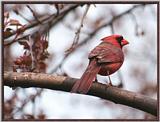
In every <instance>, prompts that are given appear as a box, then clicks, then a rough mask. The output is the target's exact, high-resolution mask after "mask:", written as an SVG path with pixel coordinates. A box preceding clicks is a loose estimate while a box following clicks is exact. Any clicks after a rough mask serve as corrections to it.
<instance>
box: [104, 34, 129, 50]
mask: <svg viewBox="0 0 160 122" xmlns="http://www.w3.org/2000/svg"><path fill="white" fill-rule="evenodd" d="M101 40H102V41H103V42H108V43H111V44H113V45H115V46H117V47H120V48H122V47H123V46H124V45H127V44H129V42H128V41H127V40H125V39H124V38H123V36H121V35H117V34H115V35H111V36H107V37H104V38H102V39H101Z"/></svg>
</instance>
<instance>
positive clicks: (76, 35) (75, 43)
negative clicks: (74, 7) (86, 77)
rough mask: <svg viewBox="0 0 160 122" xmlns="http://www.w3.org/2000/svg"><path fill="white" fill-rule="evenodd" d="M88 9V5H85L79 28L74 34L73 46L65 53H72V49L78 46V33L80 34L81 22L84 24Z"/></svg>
mask: <svg viewBox="0 0 160 122" xmlns="http://www.w3.org/2000/svg"><path fill="white" fill-rule="evenodd" d="M89 7H90V5H87V8H86V10H85V12H84V14H83V16H82V19H81V23H80V26H79V28H78V29H77V31H76V32H75V37H74V40H73V44H72V46H71V47H70V48H69V49H68V50H67V51H66V52H67V53H70V52H71V51H72V49H73V48H75V46H76V45H77V44H78V41H79V36H80V33H81V29H82V27H83V22H84V18H85V16H86V15H87V12H88V10H89Z"/></svg>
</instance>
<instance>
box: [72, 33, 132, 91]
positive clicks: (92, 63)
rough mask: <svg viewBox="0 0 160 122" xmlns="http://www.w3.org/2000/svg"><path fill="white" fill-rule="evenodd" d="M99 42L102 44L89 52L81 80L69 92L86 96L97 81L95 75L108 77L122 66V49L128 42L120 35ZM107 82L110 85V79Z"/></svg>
mask: <svg viewBox="0 0 160 122" xmlns="http://www.w3.org/2000/svg"><path fill="white" fill-rule="evenodd" d="M101 40H102V42H101V43H100V44H99V45H98V46H96V47H95V48H94V49H93V50H92V51H91V52H90V54H89V56H88V58H89V65H88V67H87V69H86V70H85V72H84V73H83V75H82V77H81V79H79V80H78V81H76V83H75V84H74V85H73V87H72V90H71V92H78V93H83V94H86V93H87V92H88V91H89V89H90V87H91V85H92V83H93V81H94V80H97V79H96V75H97V74H100V75H103V76H109V75H111V74H113V73H114V72H116V71H117V70H118V69H119V68H120V67H121V66H122V64H123V61H124V54H123V52H122V47H123V46H124V45H127V44H128V43H129V42H128V41H127V40H125V39H124V38H123V36H121V35H111V36H107V37H104V38H103V39H101ZM109 81H110V84H111V85H112V83H111V80H110V77H109Z"/></svg>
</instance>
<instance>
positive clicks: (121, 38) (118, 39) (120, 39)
mask: <svg viewBox="0 0 160 122" xmlns="http://www.w3.org/2000/svg"><path fill="white" fill-rule="evenodd" d="M116 39H117V41H118V43H119V44H121V41H122V40H123V36H119V37H117V38H116Z"/></svg>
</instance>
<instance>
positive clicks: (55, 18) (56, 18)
mask: <svg viewBox="0 0 160 122" xmlns="http://www.w3.org/2000/svg"><path fill="white" fill-rule="evenodd" d="M78 6H79V5H71V6H68V7H66V9H64V10H62V12H61V13H60V14H59V15H58V16H56V14H52V15H50V16H43V17H41V18H39V21H40V22H41V23H46V24H48V23H51V25H52V26H54V25H56V24H57V22H59V20H61V19H63V18H64V17H65V15H67V13H69V12H70V11H71V10H74V9H75V8H77V7H78ZM37 25H39V22H37V20H34V21H33V22H32V24H28V25H26V26H25V27H24V28H23V29H24V31H26V30H28V29H30V28H33V27H35V26H37ZM16 33H17V32H16V31H14V32H12V34H10V35H8V36H6V37H5V38H4V39H7V38H9V37H11V36H13V35H15V34H16Z"/></svg>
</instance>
